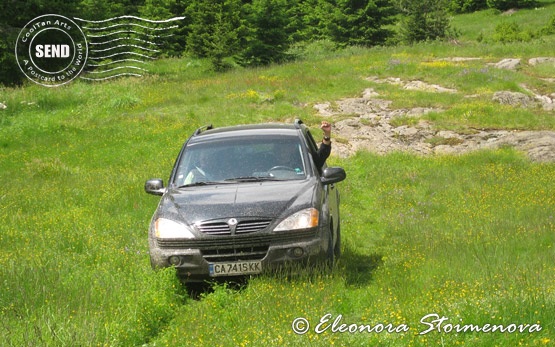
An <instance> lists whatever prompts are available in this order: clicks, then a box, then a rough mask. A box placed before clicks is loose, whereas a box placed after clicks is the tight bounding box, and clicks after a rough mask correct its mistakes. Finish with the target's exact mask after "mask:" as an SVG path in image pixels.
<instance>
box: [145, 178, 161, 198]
mask: <svg viewBox="0 0 555 347" xmlns="http://www.w3.org/2000/svg"><path fill="white" fill-rule="evenodd" d="M165 191H166V188H164V181H162V180H161V179H159V178H154V179H150V180H148V181H146V182H145V192H147V193H148V194H152V195H163V194H164V192H165Z"/></svg>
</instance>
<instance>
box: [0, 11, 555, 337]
mask: <svg viewBox="0 0 555 347" xmlns="http://www.w3.org/2000/svg"><path fill="white" fill-rule="evenodd" d="M551 8H552V7H549V9H551ZM465 18H466V19H465V22H468V20H469V18H475V17H465ZM546 42H547V43H549V42H551V43H552V42H553V37H544V38H543V39H542V40H540V41H534V42H531V43H529V44H527V45H525V46H524V45H521V44H514V45H492V46H488V47H485V46H480V45H478V44H475V43H472V42H468V43H464V44H463V45H452V44H449V43H427V44H422V45H416V46H413V47H391V48H384V47H378V48H374V49H360V48H355V49H350V50H348V51H338V52H333V54H332V55H325V54H322V52H319V53H312V55H310V56H308V57H307V59H306V60H303V61H299V62H295V63H291V64H287V65H282V66H272V67H268V68H259V69H237V70H234V71H230V72H228V73H225V74H221V75H220V74H214V73H212V72H210V71H207V66H206V63H205V62H204V61H199V60H194V59H189V58H183V59H179V60H178V59H173V60H172V59H168V60H161V61H158V62H156V63H154V65H153V66H152V71H153V74H152V75H151V76H148V77H146V78H144V79H140V80H137V79H121V80H117V81H113V82H109V83H84V82H79V81H75V82H72V83H71V84H69V85H68V86H65V87H61V88H42V87H40V86H33V85H28V86H25V87H24V88H18V89H2V90H0V100H1V101H2V102H5V103H6V105H7V109H5V110H0V168H1V169H0V179H1V180H2V181H3V182H4V189H3V190H2V192H0V220H1V221H2V223H1V224H0V328H1V329H2V334H1V337H2V338H1V339H0V341H1V342H0V345H5V346H18V347H19V346H141V345H146V346H166V345H167V346H169V345H207V346H208V345H216V346H242V345H243V346H262V345H264V346H266V345H283V346H299V345H303V346H304V345H317V346H319V345H322V346H323V345H330V344H332V343H333V344H335V345H350V346H368V345H381V346H430V345H469V346H496V345H497V346H507V345H514V346H516V345H525V346H543V345H549V344H552V343H553V341H554V340H553V337H552V336H553V331H554V330H555V321H554V317H553V314H552V312H553V311H554V309H555V307H554V303H555V288H554V283H555V278H554V277H555V271H554V270H555V268H554V267H553V262H554V260H555V253H554V250H553V244H554V241H555V240H554V234H553V231H554V230H555V228H554V226H555V225H554V223H555V216H554V210H553V206H554V205H555V201H554V200H553V199H554V198H553V197H554V196H555V186H554V183H553V180H552V177H554V176H555V172H554V171H555V166H554V165H553V164H538V163H531V162H529V161H528V160H527V159H525V158H524V157H523V156H522V155H521V154H519V153H517V152H514V151H512V150H510V149H503V150H500V151H495V152H489V151H486V152H478V153H474V154H470V155H465V156H460V157H456V156H438V157H428V158H423V157H417V156H412V155H408V154H400V153H397V154H392V155H388V156H376V155H372V154H368V153H358V154H357V155H356V156H354V157H351V158H348V159H338V158H331V159H330V161H331V164H334V165H342V166H344V167H345V168H346V170H347V173H348V179H347V180H346V181H345V182H343V183H341V184H339V187H340V189H341V193H342V207H341V212H342V233H343V234H342V235H343V237H342V239H343V257H342V258H340V260H339V262H338V264H337V266H336V268H335V269H334V270H333V271H332V272H317V273H316V274H301V275H300V276H297V277H293V278H290V277H288V276H285V275H283V276H282V275H279V274H278V275H274V276H261V277H255V278H252V279H251V280H250V281H248V282H247V283H246V284H245V285H244V286H243V287H240V288H236V287H232V286H229V285H215V286H214V288H213V290H212V291H208V292H206V293H204V294H202V295H201V297H200V298H199V299H197V300H194V299H193V298H191V297H190V296H189V295H188V292H187V291H186V290H185V288H184V287H182V286H181V285H180V284H179V283H178V282H177V280H176V278H175V276H174V273H173V271H172V270H171V269H169V270H166V271H159V272H155V271H152V270H151V269H150V264H149V258H148V247H147V242H146V238H147V227H148V222H149V219H150V217H151V215H152V212H153V211H154V209H155V207H156V204H157V199H156V198H153V197H152V196H148V195H146V194H145V193H144V192H143V189H142V186H143V183H144V181H145V180H146V179H147V178H151V177H163V178H167V177H168V175H169V170H170V169H171V166H172V164H173V161H174V159H175V156H176V155H177V153H178V151H179V148H180V146H181V144H182V142H183V141H184V140H185V139H186V138H187V137H188V136H189V135H190V134H191V133H192V131H193V130H194V129H195V128H197V127H198V126H200V125H204V124H208V123H214V125H216V126H223V125H230V124H242V123H258V122H266V121H290V120H292V119H293V118H296V117H301V118H303V119H304V120H305V121H306V122H307V123H308V124H309V125H312V126H314V128H315V129H316V127H317V124H318V123H319V121H320V118H319V116H317V115H316V112H315V111H314V110H313V109H312V105H313V104H315V103H318V102H322V101H333V100H337V99H340V98H343V97H351V96H356V95H359V94H360V93H361V91H362V90H363V89H364V88H368V87H372V88H375V89H376V90H377V91H378V92H379V93H380V94H381V97H383V98H385V99H389V100H393V106H392V107H415V106H434V107H441V108H443V109H445V110H446V112H444V113H441V114H439V113H437V114H431V115H430V119H431V120H432V121H433V122H434V123H436V124H437V126H438V127H453V128H464V127H469V126H472V127H495V128H507V129H521V128H527V129H528V128H530V129H553V125H554V124H553V121H552V114H551V113H545V112H543V111H539V110H528V111H521V110H517V111H515V110H513V109H508V108H507V109H504V108H502V107H499V106H498V105H495V104H493V102H491V101H490V94H491V93H492V92H494V91H495V90H497V89H509V90H518V88H519V85H520V84H521V83H525V84H526V85H528V86H530V87H532V88H537V89H538V90H546V91H547V90H550V85H549V84H546V83H548V82H540V81H539V80H537V78H536V77H549V76H548V75H550V73H551V72H552V69H551V67H546V66H540V67H535V68H532V67H526V68H523V69H522V70H520V71H516V72H504V71H497V70H494V69H491V68H486V66H485V63H486V62H492V61H496V60H498V59H501V58H504V57H506V56H508V55H512V56H515V55H522V56H530V57H532V56H536V55H537V56H540V54H539V53H540V52H543V54H541V55H542V56H545V55H555V53H553V51H552V48H549V47H553V45H546ZM551 53H553V54H551ZM459 55H460V56H480V57H482V58H483V61H481V62H480V61H478V62H471V63H460V64H451V63H449V64H445V63H439V62H437V61H436V58H441V57H449V56H459ZM481 69H483V70H481ZM368 76H379V77H389V76H392V77H399V78H402V79H403V80H411V79H416V78H418V79H423V80H425V81H427V82H430V83H439V84H441V85H443V86H446V87H451V88H454V89H457V90H458V91H459V92H458V93H455V94H453V95H439V96H432V95H429V94H426V93H422V92H407V91H401V90H400V89H399V88H397V87H394V86H389V85H378V84H372V83H371V82H368V81H367V80H365V77H368ZM467 94H479V96H478V97H477V98H473V99H468V98H465V97H464V96H465V95H467ZM328 313H329V314H330V315H331V316H332V317H333V318H332V321H333V320H334V319H336V318H337V317H338V316H339V315H341V322H340V324H343V323H344V324H347V326H348V325H351V324H357V325H358V324H361V325H362V324H366V325H372V326H376V325H379V324H383V325H386V324H392V325H394V326H401V325H406V326H407V327H409V328H410V329H409V331H406V332H392V333H389V332H381V333H376V332H373V333H349V332H339V331H337V330H335V332H334V331H332V328H331V327H329V328H328V329H327V330H325V331H323V332H322V333H317V332H316V330H315V328H316V326H317V325H318V323H319V322H320V320H321V319H322V317H324V316H325V315H326V314H328ZM432 313H437V314H438V315H440V316H446V317H448V318H449V319H450V320H449V323H451V324H475V325H480V326H483V325H484V324H504V325H508V324H512V323H514V324H521V323H522V324H524V323H526V324H538V325H541V327H542V328H543V329H542V330H541V331H539V332H533V333H516V332H515V333H499V332H498V333H477V332H474V333H472V332H467V333H454V332H452V333H446V332H444V331H442V332H438V331H434V332H430V333H427V334H424V335H419V332H421V331H422V330H424V329H426V325H424V324H422V323H421V322H420V320H421V319H422V317H424V316H426V315H428V314H432ZM299 317H304V318H306V319H307V321H308V322H309V324H310V329H309V331H308V332H307V333H306V334H304V335H297V334H295V333H294V332H293V329H292V324H293V321H294V320H295V318H299ZM330 324H331V322H330Z"/></svg>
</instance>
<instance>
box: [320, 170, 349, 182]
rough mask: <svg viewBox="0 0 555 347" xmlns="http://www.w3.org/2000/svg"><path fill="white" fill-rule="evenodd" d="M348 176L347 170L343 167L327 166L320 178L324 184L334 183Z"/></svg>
mask: <svg viewBox="0 0 555 347" xmlns="http://www.w3.org/2000/svg"><path fill="white" fill-rule="evenodd" d="M345 178H347V174H346V173H345V170H343V168H341V167H327V168H325V169H324V173H323V174H322V177H321V178H320V180H321V182H322V184H332V183H337V182H341V181H343V180H344V179H345Z"/></svg>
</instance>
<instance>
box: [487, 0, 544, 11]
mask: <svg viewBox="0 0 555 347" xmlns="http://www.w3.org/2000/svg"><path fill="white" fill-rule="evenodd" d="M486 1H487V5H488V7H489V8H495V9H497V10H501V11H506V10H509V9H511V8H529V7H534V6H535V5H536V4H537V1H536V0H486Z"/></svg>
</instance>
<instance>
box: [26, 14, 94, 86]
mask: <svg viewBox="0 0 555 347" xmlns="http://www.w3.org/2000/svg"><path fill="white" fill-rule="evenodd" d="M87 48H88V47H87V38H86V37H85V34H84V33H83V31H82V30H81V28H80V27H79V26H78V25H77V24H75V22H74V21H72V20H71V19H69V18H67V17H64V16H61V15H58V14H45V15H42V16H39V17H36V18H35V19H33V20H31V21H30V22H29V23H27V24H26V25H25V27H23V29H22V30H21V32H20V33H19V36H18V37H17V42H16V44H15V56H16V59H17V63H18V65H19V68H20V69H21V71H22V72H23V73H24V74H25V76H27V78H29V79H30V80H31V81H33V82H35V83H37V84H40V85H43V86H46V87H57V86H60V85H63V84H66V83H69V82H71V81H72V80H73V79H75V78H76V77H77V76H78V75H79V74H80V73H81V71H83V68H84V67H85V62H86V61H87V56H88V51H87Z"/></svg>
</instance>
